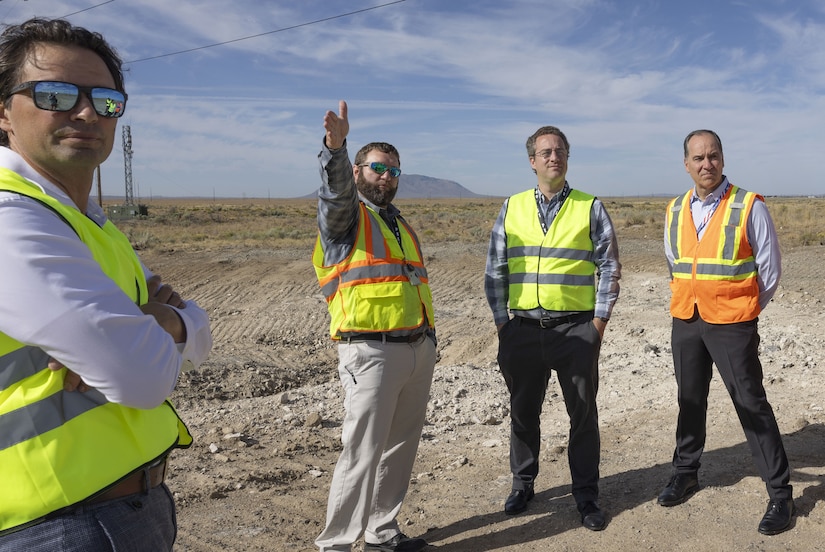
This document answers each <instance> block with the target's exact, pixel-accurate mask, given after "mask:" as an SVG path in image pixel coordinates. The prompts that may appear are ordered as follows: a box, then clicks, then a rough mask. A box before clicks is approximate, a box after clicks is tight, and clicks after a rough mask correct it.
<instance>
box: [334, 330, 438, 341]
mask: <svg viewBox="0 0 825 552" xmlns="http://www.w3.org/2000/svg"><path fill="white" fill-rule="evenodd" d="M425 335H427V334H426V332H423V333H417V334H411V335H387V334H385V333H381V332H373V333H359V334H351V335H348V336H346V337H342V338H341V341H348V342H353V341H355V342H357V341H381V342H386V343H415V342H416V341H418V340H419V339H421V338H422V337H424V336H425Z"/></svg>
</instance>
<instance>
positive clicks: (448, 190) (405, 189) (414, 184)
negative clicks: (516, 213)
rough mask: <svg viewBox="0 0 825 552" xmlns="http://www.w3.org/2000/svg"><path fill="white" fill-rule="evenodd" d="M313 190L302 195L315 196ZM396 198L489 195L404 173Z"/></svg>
mask: <svg viewBox="0 0 825 552" xmlns="http://www.w3.org/2000/svg"><path fill="white" fill-rule="evenodd" d="M317 196H318V192H317V191H314V192H312V193H311V194H309V195H307V196H304V197H317ZM395 197H396V198H397V199H428V198H474V197H489V196H484V195H481V194H477V193H475V192H471V191H470V190H468V189H467V188H465V187H464V186H462V185H461V184H459V183H458V182H454V181H452V180H444V179H443V178H433V177H432V176H424V175H423V174H404V173H402V174H401V176H400V177H399V179H398V194H396V196H395Z"/></svg>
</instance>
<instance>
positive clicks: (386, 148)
mask: <svg viewBox="0 0 825 552" xmlns="http://www.w3.org/2000/svg"><path fill="white" fill-rule="evenodd" d="M372 150H378V151H380V152H383V153H386V154H388V155H394V156H395V158H396V159H398V164H399V165H400V164H401V156H400V155H398V150H397V149H395V146H393V145H392V144H388V143H386V142H370V143H369V144H367V145H366V146H364V147H363V148H361V149H360V150H358V153H356V154H355V164H356V165H361V164H362V163H363V162H364V161H366V160H367V154H369V152H371V151H372Z"/></svg>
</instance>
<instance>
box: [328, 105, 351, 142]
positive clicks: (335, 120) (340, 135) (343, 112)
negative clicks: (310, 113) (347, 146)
mask: <svg viewBox="0 0 825 552" xmlns="http://www.w3.org/2000/svg"><path fill="white" fill-rule="evenodd" d="M324 129H325V130H326V131H327V137H326V143H327V147H328V148H329V149H338V148H340V147H341V146H343V145H344V140H345V139H346V137H347V134H349V119H347V102H345V101H344V100H341V101H339V102H338V115H336V114H335V113H334V112H332V111H327V114H326V115H324Z"/></svg>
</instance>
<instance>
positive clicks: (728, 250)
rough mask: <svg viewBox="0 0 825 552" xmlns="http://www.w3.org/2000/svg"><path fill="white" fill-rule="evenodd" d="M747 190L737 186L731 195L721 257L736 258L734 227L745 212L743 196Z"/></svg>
mask: <svg viewBox="0 0 825 552" xmlns="http://www.w3.org/2000/svg"><path fill="white" fill-rule="evenodd" d="M747 193H748V192H746V191H745V190H743V189H742V188H739V189H738V190H736V195H735V196H733V198H732V199H731V201H730V203H729V204H728V209H730V219H729V220H728V224H726V225H725V228H724V233H725V243H724V245H723V247H722V259H724V260H726V261H732V260H734V259H735V258H736V228H737V227H738V226H739V225H740V224H741V223H742V215H743V214H744V212H745V196H746V195H747Z"/></svg>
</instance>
